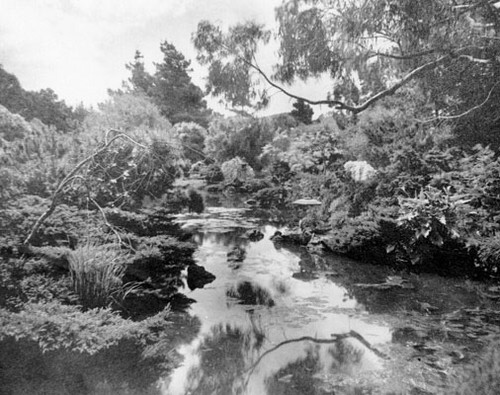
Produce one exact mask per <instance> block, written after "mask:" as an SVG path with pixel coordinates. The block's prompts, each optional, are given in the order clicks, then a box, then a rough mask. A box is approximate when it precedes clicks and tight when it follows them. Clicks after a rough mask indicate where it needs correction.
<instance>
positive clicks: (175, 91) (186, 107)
mask: <svg viewBox="0 0 500 395" xmlns="http://www.w3.org/2000/svg"><path fill="white" fill-rule="evenodd" d="M160 49H161V52H162V53H163V62H161V63H156V64H155V66H156V73H155V74H154V83H153V87H152V89H151V96H152V98H153V101H154V103H155V104H156V105H157V106H158V107H159V108H160V111H161V112H162V114H163V115H164V116H165V117H167V118H168V119H169V120H170V121H171V122H172V123H177V122H191V121H192V122H198V123H200V121H201V123H203V124H205V125H206V123H207V122H206V120H204V121H203V119H204V118H205V117H206V116H207V115H208V111H207V103H206V102H205V100H203V96H204V94H203V91H202V90H201V89H200V88H199V87H198V86H196V85H195V84H193V82H192V81H191V77H190V76H189V72H190V71H191V69H190V68H189V67H190V65H191V62H190V61H188V60H186V58H185V57H184V55H183V54H182V53H180V52H179V51H177V49H176V48H175V46H174V45H173V44H170V43H169V42H168V41H164V42H163V43H162V44H161V46H160Z"/></svg>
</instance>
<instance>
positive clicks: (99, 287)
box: [68, 242, 127, 308]
mask: <svg viewBox="0 0 500 395" xmlns="http://www.w3.org/2000/svg"><path fill="white" fill-rule="evenodd" d="M126 259H127V253H126V252H124V251H121V250H120V247H119V246H118V245H114V244H104V245H98V244H96V243H94V242H87V244H85V245H83V246H81V247H78V248H77V249H75V250H73V251H71V252H70V253H69V255H68V261H69V269H70V275H71V281H72V285H73V290H74V292H75V293H76V294H77V295H78V297H79V299H80V302H81V304H82V306H83V307H84V308H95V307H107V306H109V305H110V304H112V303H113V302H118V303H119V302H120V301H121V300H123V298H124V297H125V294H126V292H125V288H124V286H123V282H122V277H123V275H124V274H125V262H126Z"/></svg>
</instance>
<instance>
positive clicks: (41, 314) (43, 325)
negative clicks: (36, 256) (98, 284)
mask: <svg viewBox="0 0 500 395" xmlns="http://www.w3.org/2000/svg"><path fill="white" fill-rule="evenodd" d="M24 307H25V309H24V310H23V311H21V312H19V313H9V312H6V311H4V310H0V321H1V322H2V325H1V326H0V354H1V355H2V359H1V361H0V393H5V394H10V393H12V394H34V393H44V394H68V393H71V394H77V393H78V394H90V393H92V394H102V395H104V394H139V393H140V394H145V395H146V394H151V395H153V394H157V393H158V390H157V389H156V388H155V386H156V383H157V381H158V379H159V378H160V377H161V376H162V375H163V376H164V375H165V374H166V373H167V371H168V369H169V368H171V365H172V363H173V359H174V358H175V355H174V353H172V352H171V350H172V349H173V348H174V345H173V339H172V338H171V331H170V330H169V329H171V326H172V322H171V320H170V319H168V318H169V315H170V313H169V311H168V310H164V311H162V312H161V313H159V314H157V315H156V316H154V317H151V318H149V319H147V320H144V321H141V322H132V321H130V320H126V319H123V318H121V317H120V316H119V315H118V314H116V313H113V312H112V311H110V310H107V309H92V310H88V311H86V312H82V311H80V310H79V308H78V307H77V306H65V305H61V304H59V303H56V302H50V303H36V304H35V303H29V304H26V305H25V306H24ZM194 323H195V322H194V321H192V322H190V324H191V325H192V327H193V329H192V330H191V329H189V330H187V331H184V332H183V333H182V334H181V336H182V337H184V338H189V337H190V336H194V334H193V333H192V331H194V330H196V329H197V328H198V326H197V325H193V324H194ZM185 326H186V327H187V328H190V326H189V324H188V323H186V324H185ZM176 338H178V337H176ZM187 341H189V340H187Z"/></svg>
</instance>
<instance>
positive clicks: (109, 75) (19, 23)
mask: <svg viewBox="0 0 500 395" xmlns="http://www.w3.org/2000/svg"><path fill="white" fill-rule="evenodd" d="M280 3H281V0H0V64H2V65H3V67H4V69H5V70H6V71H7V72H9V73H13V74H14V75H16V76H17V78H18V79H19V81H20V83H21V85H22V86H23V88H25V89H27V90H39V89H44V88H52V89H53V90H54V91H55V92H56V93H57V94H58V96H59V98H61V99H64V100H65V101H66V102H67V103H68V104H70V105H78V104H80V103H83V104H84V105H86V106H91V105H92V106H95V105H96V104H97V103H99V102H102V101H104V100H105V99H106V98H107V90H108V89H109V88H110V89H117V88H120V87H121V85H122V81H124V80H126V79H127V78H128V77H129V72H128V71H127V70H126V69H125V64H127V63H129V62H131V61H132V60H133V57H134V53H135V51H136V50H140V51H141V52H142V54H143V55H144V61H145V64H146V67H147V68H148V69H149V70H150V71H154V66H153V62H159V61H161V52H160V43H161V42H163V41H165V40H167V41H169V42H171V43H172V44H174V45H175V47H176V48H177V49H178V50H179V51H180V52H182V53H183V54H184V56H185V57H186V58H187V59H190V60H192V68H193V72H192V74H191V76H192V78H193V82H194V83H195V84H197V85H198V86H200V87H202V88H204V86H205V82H204V78H205V76H206V69H205V68H204V67H202V66H200V65H198V64H197V63H196V61H195V57H196V51H195V49H194V47H193V45H192V43H191V34H192V33H193V32H194V31H195V30H196V26H197V24H198V22H199V21H200V20H202V19H208V20H210V21H212V22H219V23H221V24H223V25H224V26H230V25H232V24H234V23H236V22H244V21H245V20H255V21H257V22H259V23H263V24H265V25H267V26H269V27H272V26H274V23H275V22H274V9H275V8H276V7H277V6H278V5H279V4H280ZM274 56H275V51H273V50H266V51H265V52H264V53H263V54H261V56H260V58H259V65H260V66H261V67H263V68H267V69H268V70H270V67H271V65H272V64H273V60H275V58H274ZM327 91H328V86H327V85H326V84H325V81H321V80H320V81H315V82H311V83H307V84H304V83H299V84H296V85H295V86H293V92H294V93H296V94H298V95H304V96H306V97H308V98H311V99H322V98H325V96H326V92H327ZM207 99H208V100H207V101H208V103H209V105H210V106H211V107H213V108H215V109H216V110H219V111H220V110H221V109H222V107H220V106H218V105H217V104H216V103H217V99H211V98H207ZM292 102H293V101H292V100H290V99H289V98H287V97H286V96H284V95H281V94H276V95H274V96H273V98H272V101H271V105H270V107H269V109H268V110H267V111H266V112H267V113H279V112H285V111H290V110H291V109H292ZM315 110H316V112H317V110H318V109H315ZM326 110H327V108H323V111H326ZM320 112H321V110H320Z"/></svg>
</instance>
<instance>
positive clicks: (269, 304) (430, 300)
mask: <svg viewBox="0 0 500 395" xmlns="http://www.w3.org/2000/svg"><path fill="white" fill-rule="evenodd" d="M223 205H225V206H226V207H220V205H219V206H218V207H217V206H215V205H212V206H211V207H207V208H206V209H205V211H204V213H202V214H183V215H179V216H178V218H177V221H178V222H179V223H180V224H182V226H183V228H185V229H187V230H189V231H191V232H192V233H193V234H194V236H193V237H194V240H195V242H196V243H197V244H198V250H197V252H196V256H195V258H196V261H197V263H198V264H199V265H202V266H204V267H205V269H206V270H208V271H209V272H211V273H213V274H214V275H215V276H216V279H215V281H213V282H212V283H210V284H207V285H205V286H204V287H203V288H200V289H195V290H192V291H189V290H188V289H187V288H186V289H185V292H184V293H185V294H186V296H187V297H189V298H191V299H193V300H194V301H195V302H194V303H192V304H191V306H190V309H189V314H190V315H191V316H193V317H196V318H197V319H198V320H199V322H200V323H201V325H200V330H199V332H198V334H197V336H196V337H195V339H194V340H192V341H190V342H189V343H187V344H182V345H180V346H179V347H178V349H177V352H178V353H179V354H180V355H181V357H182V363H181V364H180V365H179V366H178V367H177V368H175V369H174V370H173V371H172V373H171V374H170V375H169V377H165V378H163V379H162V380H161V391H162V393H164V394H169V395H181V394H182V395H184V394H248V395H253V394H255V395H264V394H269V395H271V394H272V395H275V394H333V393H335V394H386V393H415V394H417V393H418V394H425V393H442V391H444V388H446V386H447V385H448V384H449V382H450V380H452V377H453V373H454V372H455V370H456V369H457V367H460V366H461V364H463V363H464V362H467V361H468V360H470V359H471V357H472V355H474V353H476V352H477V351H478V350H479V349H480V348H481V347H482V346H483V344H484V342H483V340H484V339H485V338H486V337H487V335H489V334H491V332H492V331H493V329H491V328H489V329H491V330H487V331H486V332H487V333H486V332H484V329H485V326H486V324H485V323H484V322H482V321H481V317H479V318H477V317H478V316H480V314H476V315H475V319H474V320H475V322H479V325H478V326H477V327H473V326H471V324H470V322H471V319H470V316H471V315H474V314H473V311H475V310H474V309H475V308H477V307H479V306H481V307H482V308H490V307H491V306H489V305H488V306H486V304H487V303H489V302H487V301H486V302H485V301H484V298H481V296H480V295H479V294H478V292H477V290H476V288H475V287H474V286H473V285H472V284H471V283H470V282H464V281H463V280H461V281H458V280H453V279H444V278H441V277H438V276H433V275H419V276H416V275H405V276H401V274H400V273H396V272H393V271H392V270H391V269H390V268H387V267H382V266H374V265H370V264H368V263H359V262H354V261H351V260H349V259H346V258H343V257H338V256H334V255H332V254H328V253H325V252H310V251H308V250H307V249H306V248H305V247H298V246H294V245H284V244H282V245H280V244H279V243H273V241H271V240H270V237H271V236H272V235H273V234H274V233H275V231H276V230H277V229H280V230H281V228H280V227H279V226H277V225H276V224H273V223H272V221H271V220H270V218H269V217H266V216H262V215H260V216H257V215H255V212H254V211H253V210H252V209H249V208H245V207H242V205H238V204H236V205H235V204H228V203H227V202H226V203H223ZM229 206H231V207H229ZM250 229H258V230H260V232H262V233H263V235H264V237H263V238H262V239H261V240H258V241H251V240H249V238H248V237H247V236H246V234H247V231H248V230H250ZM235 248H236V249H237V250H238V251H240V253H241V254H240V255H241V256H240V259H239V261H235V260H231V259H228V254H229V255H230V256H231V251H234V250H235ZM467 311H470V312H469V313H467ZM477 311H479V310H477ZM474 320H472V321H474ZM495 328H496V326H495ZM481 330H483V332H484V333H483V332H481ZM483 335H484V336H483ZM483 337H484V339H483ZM484 341H485V340H484Z"/></svg>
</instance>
